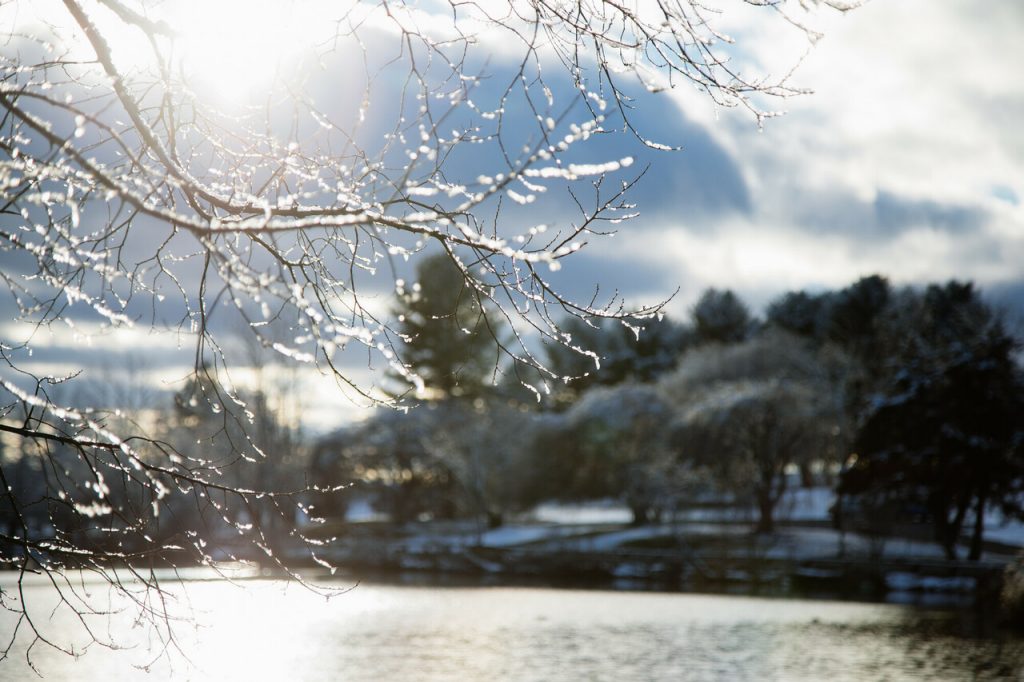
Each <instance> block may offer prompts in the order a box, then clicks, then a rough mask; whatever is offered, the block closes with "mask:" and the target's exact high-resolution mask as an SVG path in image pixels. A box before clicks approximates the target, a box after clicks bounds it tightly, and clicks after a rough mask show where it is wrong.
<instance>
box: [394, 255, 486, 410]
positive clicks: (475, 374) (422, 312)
mask: <svg viewBox="0 0 1024 682" xmlns="http://www.w3.org/2000/svg"><path fill="white" fill-rule="evenodd" d="M416 278H417V281H416V282H415V283H413V284H412V285H411V286H406V285H404V283H400V286H399V290H398V306H397V310H396V314H397V315H398V319H399V323H400V325H401V327H400V331H401V334H402V336H403V339H404V341H405V352H404V358H405V361H406V364H405V367H406V368H407V369H408V371H409V372H410V374H411V375H413V377H418V378H419V379H421V380H422V381H423V390H418V391H417V393H418V394H419V395H420V397H425V398H432V399H440V398H457V397H465V396H472V395H477V394H479V393H480V392H481V391H482V390H484V387H485V386H487V385H488V384H489V382H490V378H491V376H492V375H493V373H494V370H495V367H496V366H497V362H498V358H499V338H500V333H501V330H502V322H501V319H500V318H499V317H498V316H497V315H496V314H494V313H493V312H492V311H491V310H490V309H489V308H488V306H487V303H486V297H485V296H484V295H483V293H482V292H481V289H477V288H475V287H476V286H480V287H482V286H483V285H482V284H479V283H475V285H474V286H473V287H471V286H470V285H469V284H467V275H466V273H464V272H463V270H462V269H461V268H460V266H459V265H458V264H457V263H456V262H455V261H454V260H453V258H452V257H450V256H449V255H447V254H437V255H433V256H430V257H427V258H425V259H423V260H422V261H420V263H419V267H417V269H416ZM390 376H391V378H392V379H397V380H398V381H399V382H400V384H401V385H402V389H401V390H399V391H395V393H396V394H399V395H400V394H405V393H408V392H409V391H410V390H411V389H413V388H414V385H413V383H412V381H410V379H409V378H408V377H405V376H399V375H398V374H397V373H395V372H392V373H391V375H390ZM416 388H418V387H416Z"/></svg>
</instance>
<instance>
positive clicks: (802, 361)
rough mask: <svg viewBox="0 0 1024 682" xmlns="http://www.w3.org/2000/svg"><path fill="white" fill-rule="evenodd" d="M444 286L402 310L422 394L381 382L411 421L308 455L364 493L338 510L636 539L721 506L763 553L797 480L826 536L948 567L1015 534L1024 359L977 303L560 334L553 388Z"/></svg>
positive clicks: (695, 312) (882, 286) (721, 299)
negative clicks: (511, 522)
mask: <svg viewBox="0 0 1024 682" xmlns="http://www.w3.org/2000/svg"><path fill="white" fill-rule="evenodd" d="M448 267H449V266H447V265H446V260H445V259H443V258H428V259H425V260H424V261H422V262H421V265H420V267H419V269H418V271H417V282H416V283H415V285H414V286H412V287H409V289H408V291H400V292H399V295H398V298H397V302H396V311H397V313H398V315H399V319H400V320H401V321H402V325H403V328H402V332H403V338H404V340H405V342H406V343H407V344H408V345H409V348H410V350H409V352H408V353H407V357H408V358H410V361H411V362H414V363H416V365H415V367H413V368H412V369H413V370H414V371H415V372H416V373H418V374H419V375H421V376H423V377H425V378H427V379H428V382H427V383H428V385H429V386H430V387H431V388H430V390H429V391H418V392H417V391H416V389H415V387H414V386H411V385H408V384H403V383H402V381H401V377H400V376H397V375H393V376H392V377H391V379H392V382H391V385H390V390H391V391H392V392H393V394H394V395H406V396H409V395H412V396H414V398H415V401H416V403H417V406H416V407H415V408H414V409H412V410H411V411H409V412H408V413H404V412H395V411H393V410H381V411H379V412H377V413H376V414H374V415H373V416H371V417H370V418H369V419H367V420H366V421H364V422H361V423H358V424H355V425H352V426H350V427H347V428H345V429H343V430H341V431H338V432H336V433H334V434H332V435H331V436H330V437H328V438H325V439H323V440H322V441H321V442H320V443H319V444H318V445H317V446H316V447H315V449H314V452H313V454H312V459H311V469H312V471H313V474H314V476H315V477H318V479H319V480H322V481H324V482H325V483H326V482H328V481H330V482H336V481H339V480H347V481H354V482H356V483H357V484H356V485H355V486H354V487H353V488H352V489H351V491H350V493H349V498H351V497H352V496H362V497H363V498H369V499H371V500H373V503H374V504H375V505H376V506H377V508H378V509H379V510H380V511H383V512H385V513H387V514H388V515H390V517H391V518H392V519H393V520H395V521H398V522H405V521H411V520H415V519H437V518H454V517H459V516H476V517H479V518H482V519H486V520H487V522H488V523H489V525H491V526H496V525H500V524H501V523H502V522H503V520H504V519H505V518H506V517H507V516H508V515H509V514H510V513H514V512H518V511H522V510H525V509H528V508H530V507H532V506H534V505H536V504H537V503H540V502H544V501H551V500H561V501H579V500H593V499H601V498H613V499H617V500H619V501H621V502H622V503H624V504H626V505H628V507H629V508H630V510H631V511H632V514H633V519H634V522H635V523H647V522H652V521H656V520H659V519H662V518H665V517H666V515H667V514H671V513H673V512H675V511H678V510H680V509H683V508H686V507H687V506H691V505H693V504H695V503H700V502H706V501H708V500H718V501H721V500H726V501H729V503H730V504H734V505H736V506H741V507H750V508H752V509H754V511H755V516H756V529H757V530H758V531H759V532H766V533H767V532H772V531H773V529H774V527H775V512H776V507H777V505H778V503H779V501H780V500H781V499H782V497H783V495H784V494H785V493H786V491H787V486H790V485H792V483H791V481H793V480H794V479H795V478H796V473H799V475H800V476H799V479H800V480H802V481H803V482H805V483H808V482H810V481H811V480H812V479H814V478H817V479H818V480H819V482H821V481H825V482H827V483H828V484H831V485H834V486H835V488H836V491H837V492H838V493H839V503H838V504H837V505H836V507H835V513H836V517H837V521H840V520H841V521H843V522H844V523H846V524H847V525H853V526H854V527H857V528H860V529H862V530H866V531H869V532H878V531H879V529H878V528H877V525H878V520H879V519H883V520H885V523H886V524H888V525H887V528H885V529H882V530H883V531H885V530H892V527H893V526H895V525H898V523H900V522H901V521H903V520H907V521H911V520H912V521H917V522H927V523H928V524H930V525H931V526H932V528H933V534H934V538H935V540H936V541H937V542H939V543H940V544H941V545H942V547H943V548H944V550H945V552H946V554H947V555H948V556H950V557H955V556H956V555H957V545H958V542H959V541H960V538H961V535H962V534H963V533H964V532H965V531H968V530H969V535H970V540H969V550H968V556H969V557H970V558H973V559H976V558H978V557H979V556H980V555H981V551H982V546H983V544H982V543H983V539H984V526H985V516H986V513H991V512H993V511H997V510H998V511H1000V512H1002V513H1003V514H1004V515H1007V516H1014V515H1016V516H1020V515H1021V511H1022V507H1021V500H1022V492H1024V490H1022V486H1024V448H1022V440H1024V438H1022V434H1024V430H1022V427H1021V426H1020V423H1019V419H1018V418H1017V415H1019V414H1021V413H1022V411H1021V408H1022V407H1024V379H1022V373H1021V367H1020V364H1019V361H1018V355H1017V353H1018V350H1019V347H1020V343H1019V339H1018V338H1016V336H1015V335H1014V334H1013V333H1012V332H1011V330H1010V329H1009V328H1008V325H1007V320H1006V316H1005V314H1003V313H1002V312H1001V311H1000V310H998V309H997V308H995V307H994V306H993V305H991V304H990V303H988V302H987V301H986V300H985V299H984V298H983V296H982V295H981V292H980V291H979V290H978V289H977V288H976V287H975V286H974V285H973V284H972V283H970V282H959V281H949V282H946V283H937V284H930V285H927V286H924V287H896V286H893V285H892V284H891V283H890V282H889V281H888V280H887V279H886V278H884V277H882V276H879V275H872V276H868V277H863V278H861V279H859V280H857V281H856V282H854V283H852V284H850V285H849V286H847V287H844V288H842V289H838V290H829V291H820V292H808V291H792V292H787V293H784V294H782V295H780V296H779V297H777V298H776V299H775V300H773V301H772V302H771V303H770V304H769V305H768V306H767V308H766V310H765V313H764V316H763V318H762V317H758V316H755V315H754V314H753V313H752V312H751V310H750V308H749V307H748V306H747V305H746V304H745V303H744V302H743V301H742V300H741V299H740V298H739V297H738V296H737V295H736V294H734V293H733V292H731V291H729V290H718V289H709V290H707V291H705V292H704V293H703V294H702V295H701V296H700V298H699V300H698V301H697V302H696V303H695V304H694V306H693V307H692V308H691V310H690V316H689V319H687V320H684V321H677V320H674V319H671V318H670V317H667V316H662V317H652V318H649V319H630V320H626V321H625V322H624V323H623V322H620V321H615V320H612V321H600V320H599V321H588V320H583V319H572V320H568V321H565V322H564V324H563V325H562V327H563V329H564V330H565V333H566V337H565V341H566V343H564V344H560V345H557V346H545V347H544V351H543V352H545V353H546V354H547V357H546V363H545V364H546V366H549V367H551V368H553V369H554V372H553V375H552V376H544V375H542V374H540V373H539V372H538V371H537V370H536V369H535V368H534V367H533V366H525V365H524V366H519V365H518V364H517V363H516V362H515V361H514V360H513V361H512V362H511V363H506V364H500V363H499V362H498V358H499V357H500V352H499V349H498V348H497V346H498V345H500V344H501V339H502V325H501V320H500V317H498V316H496V315H494V314H493V312H492V311H491V310H489V309H488V308H487V307H486V306H485V305H482V304H481V303H480V302H479V301H477V300H476V299H475V298H474V297H472V296H469V295H467V294H466V293H465V292H464V291H463V290H462V287H461V286H460V285H459V280H458V279H457V277H456V275H457V273H448V272H447V271H446V270H447V268H448ZM484 330H486V331H487V333H484ZM345 500H346V497H345V496H341V497H340V498H336V499H335V500H334V501H333V505H334V506H333V508H331V509H329V510H328V511H329V512H330V513H333V514H336V515H337V514H341V513H342V512H343V511H344V506H345V504H346V501H345ZM325 504H330V502H329V501H325ZM872 524H874V525H872Z"/></svg>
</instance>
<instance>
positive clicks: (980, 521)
mask: <svg viewBox="0 0 1024 682" xmlns="http://www.w3.org/2000/svg"><path fill="white" fill-rule="evenodd" d="M986 502H987V499H986V496H985V493H984V491H982V492H979V493H978V509H977V513H976V514H975V516H974V532H973V533H972V534H971V549H970V551H969V552H968V554H967V559H968V560H970V561H977V560H978V559H980V558H981V551H982V543H983V541H984V537H985V504H986Z"/></svg>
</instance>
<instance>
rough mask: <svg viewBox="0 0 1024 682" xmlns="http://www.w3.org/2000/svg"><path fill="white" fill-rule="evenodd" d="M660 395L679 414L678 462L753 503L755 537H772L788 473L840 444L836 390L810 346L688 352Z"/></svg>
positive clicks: (776, 340)
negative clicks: (757, 533)
mask: <svg viewBox="0 0 1024 682" xmlns="http://www.w3.org/2000/svg"><path fill="white" fill-rule="evenodd" d="M659 388H660V390H661V391H662V393H663V395H665V396H666V397H667V399H669V400H670V401H671V402H672V403H674V404H675V405H677V406H678V407H677V409H678V410H679V413H680V417H679V419H678V424H679V426H678V431H677V435H676V441H677V443H678V446H679V447H680V448H681V450H682V453H683V456H684V457H685V458H687V459H691V460H693V461H695V462H696V463H698V464H700V465H703V466H706V467H708V468H709V469H710V470H711V472H712V473H713V474H714V476H715V478H716V479H717V481H718V483H719V484H720V485H721V486H722V488H723V489H724V490H725V491H727V492H730V493H733V494H735V495H737V497H739V498H740V499H746V500H748V501H749V502H751V503H752V504H753V505H754V506H755V507H756V509H757V512H758V522H757V529H758V531H760V532H766V533H767V532H771V531H772V530H773V529H774V511H775V507H776V505H777V504H778V502H779V500H780V499H781V498H782V495H783V494H784V493H785V492H786V487H787V478H786V476H785V472H786V468H787V467H789V466H790V465H800V464H804V463H807V462H810V461H812V460H815V459H819V460H820V459H825V458H826V457H827V456H828V455H830V454H831V452H832V449H833V448H834V447H835V443H836V441H837V440H839V439H841V438H842V437H843V428H842V427H843V424H844V419H843V415H844V411H843V405H844V399H843V395H842V391H841V386H838V385H836V384H835V383H834V381H833V373H831V372H830V371H829V370H828V369H827V367H826V366H825V364H824V363H823V362H822V360H821V358H820V357H819V356H818V355H817V354H816V353H815V352H814V351H813V349H812V348H810V347H809V345H808V344H806V343H803V342H802V341H801V339H799V338H798V337H795V336H793V335H791V334H788V333H785V332H779V331H767V332H764V333H762V334H760V335H758V336H756V337H754V338H753V339H751V340H749V341H745V342H743V343H739V344H733V345H728V346H720V345H713V346H705V347H702V348H699V349H696V350H693V351H690V353H688V354H687V355H686V356H685V357H684V358H683V360H682V361H681V362H680V365H679V367H678V368H677V370H676V371H675V372H674V373H672V374H670V375H668V376H666V377H665V378H664V379H663V380H662V381H661V382H660V383H659Z"/></svg>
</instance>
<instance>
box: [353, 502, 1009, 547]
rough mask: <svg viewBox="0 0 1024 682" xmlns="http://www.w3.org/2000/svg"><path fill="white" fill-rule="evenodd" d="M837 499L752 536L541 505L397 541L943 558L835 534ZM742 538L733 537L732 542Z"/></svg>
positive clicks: (736, 514)
mask: <svg viewBox="0 0 1024 682" xmlns="http://www.w3.org/2000/svg"><path fill="white" fill-rule="evenodd" d="M834 501H835V495H834V493H833V491H832V489H831V488H829V487H825V486H821V487H816V488H800V487H798V486H794V487H792V488H791V489H790V491H789V492H787V493H786V495H785V496H784V498H783V499H782V501H781V502H780V503H779V506H778V508H777V510H776V517H775V518H776V521H777V532H776V533H775V534H774V535H772V536H768V537H759V538H756V540H754V539H753V538H754V536H753V535H752V533H751V523H752V522H753V520H754V515H753V513H752V511H751V510H749V509H744V508H736V507H724V506H723V507H706V508H700V509H690V510H686V511H683V512H680V513H679V514H677V515H676V517H675V518H674V519H673V520H672V521H671V522H669V523H666V524H652V525H648V526H640V527H629V525H628V524H629V522H630V521H631V519H632V515H631V513H630V510H629V509H628V508H626V507H625V506H623V505H621V504H619V503H616V502H615V501H608V500H605V501H598V502H591V503H586V504H578V505H562V504H553V503H548V504H543V505H540V506H538V507H537V508H535V509H534V510H533V511H532V512H530V513H529V514H526V515H524V516H523V517H522V518H521V519H520V522H519V523H510V524H507V525H505V526H503V527H501V528H497V529H492V530H488V529H485V528H482V527H481V526H479V525H477V524H474V523H469V522H462V523H458V522H455V523H448V524H430V523H427V524H422V525H421V526H419V527H418V528H417V529H416V530H414V531H413V532H412V533H411V534H410V535H409V536H408V537H406V538H405V539H404V540H402V541H401V542H400V543H399V545H400V547H401V549H402V550H403V551H405V552H410V553H414V554H415V553H422V552H431V551H433V550H440V549H448V550H457V549H459V548H464V547H474V546H484V547H496V548H497V547H500V548H513V547H529V548H531V549H536V550H549V551H584V552H607V551H612V550H615V549H616V548H618V547H621V546H623V545H626V544H628V543H631V542H635V541H637V540H646V539H652V538H657V537H662V536H669V535H674V536H676V537H677V538H680V539H681V542H683V544H684V545H685V543H686V542H687V541H688V540H697V539H700V538H701V537H718V538H721V537H725V536H732V537H736V538H738V537H739V536H747V537H750V538H752V540H751V544H750V545H749V550H748V551H752V552H755V553H760V554H762V555H763V556H765V557H766V558H775V559H793V560H801V559H810V558H816V557H829V556H831V557H834V556H838V555H840V554H845V555H847V556H869V555H871V556H873V555H877V554H879V553H881V554H882V555H884V556H888V557H916V558H936V559H937V558H941V557H942V556H943V554H942V550H941V548H940V547H939V546H938V545H937V544H936V543H934V542H928V541H921V540H909V539H905V538H886V539H884V540H882V539H874V540H873V539H871V538H868V537H866V536H862V535H858V534H856V533H852V532H847V533H840V532H839V531H837V530H835V529H834V528H832V527H831V526H830V523H829V522H830V520H831V519H830V514H829V510H830V508H831V507H832V504H833V503H834ZM350 512H352V514H351V515H352V516H356V517H359V518H362V519H369V518H376V515H375V514H374V513H373V510H372V509H371V508H370V507H369V506H368V505H365V504H364V505H353V508H352V509H351V510H350ZM787 521H799V522H802V523H807V522H815V521H817V522H820V523H819V524H817V527H814V526H807V525H787ZM987 521H988V525H987V528H986V533H985V537H986V539H988V540H992V541H996V542H1000V543H1003V544H1007V545H1011V546H1017V547H1024V523H1020V522H1018V521H1012V522H1007V521H1006V520H1004V519H1003V518H1002V517H1001V516H999V515H998V514H992V515H990V516H989V518H988V519H987ZM741 544H742V543H740V542H739V540H737V545H736V546H737V547H740V546H741Z"/></svg>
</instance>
